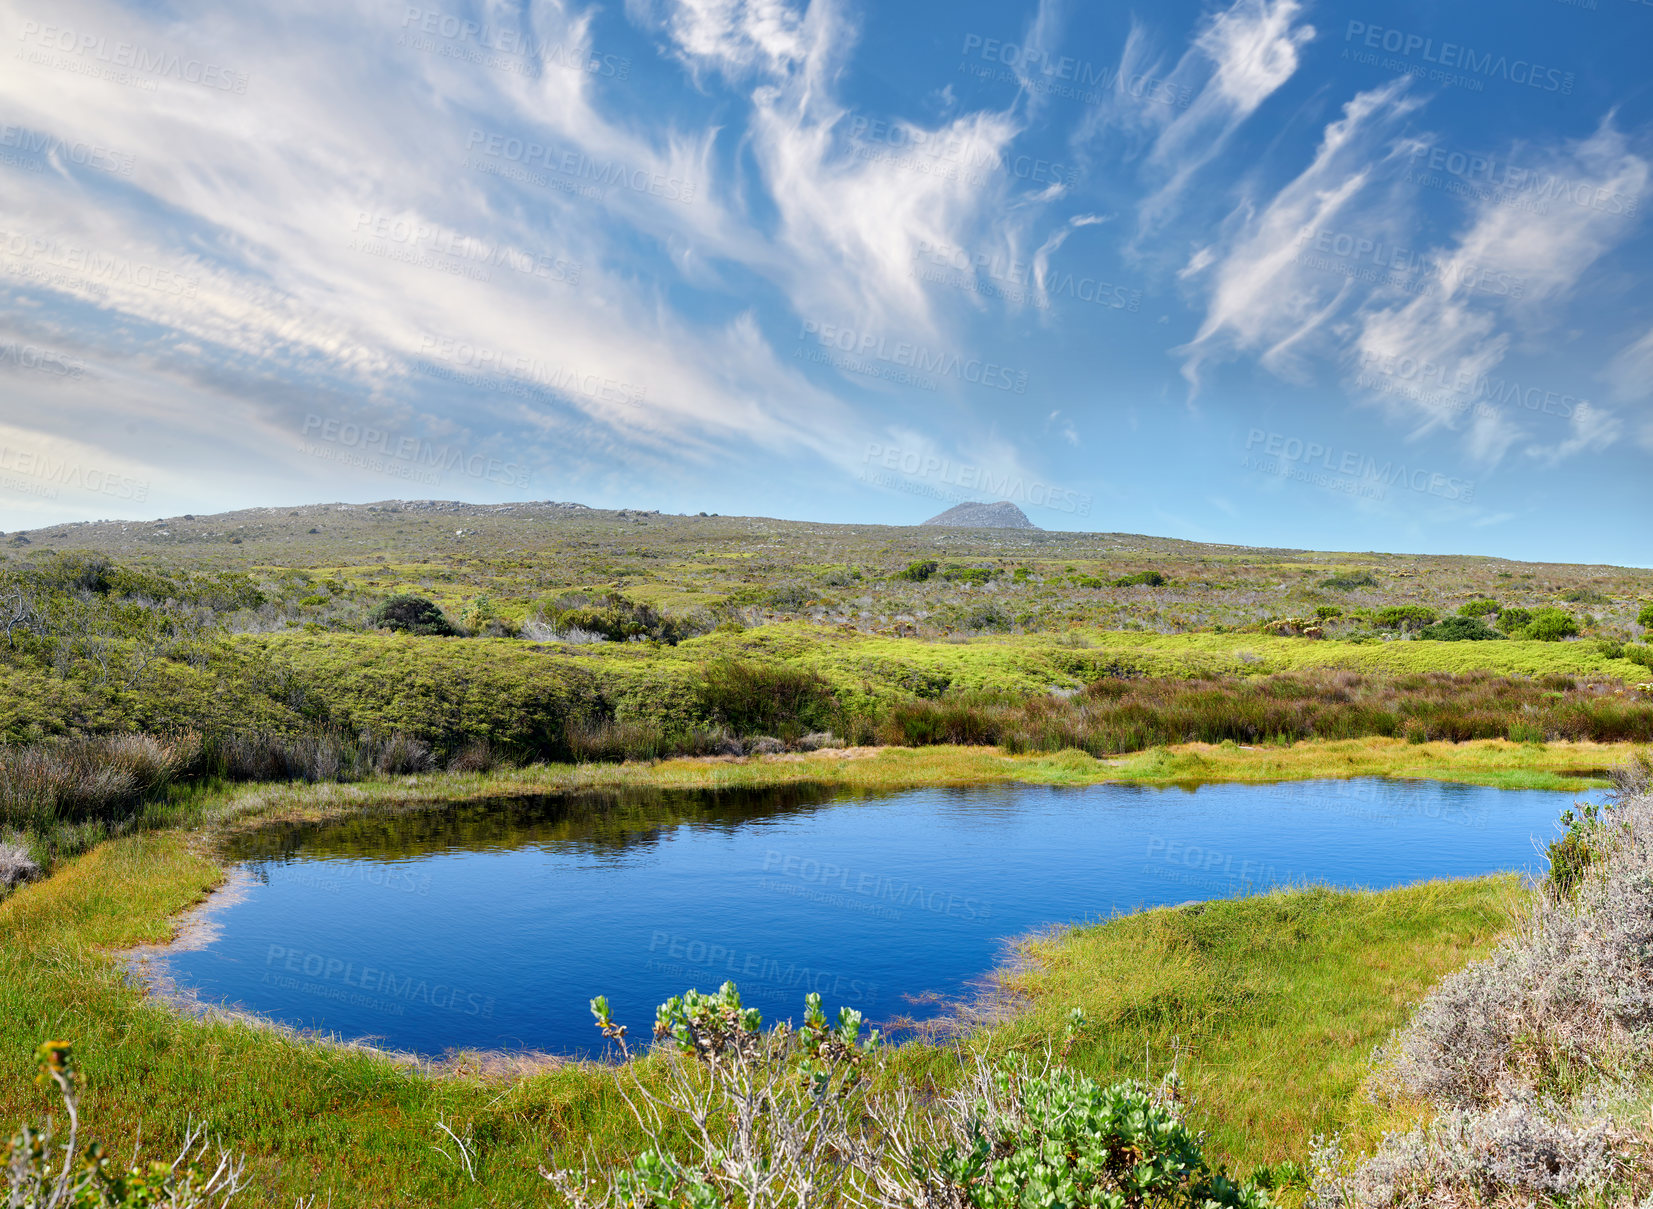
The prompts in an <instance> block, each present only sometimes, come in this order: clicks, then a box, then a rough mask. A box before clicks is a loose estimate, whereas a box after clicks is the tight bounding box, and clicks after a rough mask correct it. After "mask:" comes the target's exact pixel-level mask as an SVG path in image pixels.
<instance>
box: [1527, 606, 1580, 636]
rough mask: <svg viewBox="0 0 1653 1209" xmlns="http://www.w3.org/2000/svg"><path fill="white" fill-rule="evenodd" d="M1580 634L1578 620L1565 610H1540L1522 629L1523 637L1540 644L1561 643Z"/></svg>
mask: <svg viewBox="0 0 1653 1209" xmlns="http://www.w3.org/2000/svg"><path fill="white" fill-rule="evenodd" d="M1577 633H1578V620H1577V619H1576V618H1575V617H1574V616H1573V615H1572V614H1571V613H1569V612H1567V611H1566V610H1565V609H1553V608H1552V609H1539V610H1538V611H1537V612H1535V613H1534V614H1533V615H1532V620H1531V621H1530V622H1528V623H1527V624H1526V625H1524V626H1523V627H1521V635H1520V636H1521V637H1522V638H1530V639H1533V640H1535V641H1538V642H1560V641H1561V640H1562V639H1563V638H1572V637H1574V636H1575V635H1577Z"/></svg>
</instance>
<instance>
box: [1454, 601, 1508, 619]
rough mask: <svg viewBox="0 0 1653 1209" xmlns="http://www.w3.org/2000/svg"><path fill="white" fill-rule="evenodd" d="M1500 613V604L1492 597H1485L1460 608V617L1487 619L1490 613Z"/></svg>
mask: <svg viewBox="0 0 1653 1209" xmlns="http://www.w3.org/2000/svg"><path fill="white" fill-rule="evenodd" d="M1497 611H1498V602H1497V601H1496V600H1493V599H1492V598H1491V597H1488V596H1483V597H1480V598H1479V599H1476V600H1471V601H1468V602H1466V603H1464V604H1461V605H1459V606H1458V616H1460V617H1485V616H1487V615H1488V614H1489V613H1496V612H1497Z"/></svg>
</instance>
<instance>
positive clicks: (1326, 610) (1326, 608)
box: [1314, 605, 1343, 621]
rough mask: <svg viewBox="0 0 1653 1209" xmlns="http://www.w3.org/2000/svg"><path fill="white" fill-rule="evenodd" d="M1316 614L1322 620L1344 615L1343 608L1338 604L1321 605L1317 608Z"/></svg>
mask: <svg viewBox="0 0 1653 1209" xmlns="http://www.w3.org/2000/svg"><path fill="white" fill-rule="evenodd" d="M1314 615H1315V616H1316V617H1318V618H1319V619H1320V620H1321V621H1330V620H1331V619H1332V618H1334V617H1341V616H1343V610H1342V609H1341V608H1339V607H1338V606H1337V605H1321V606H1319V607H1318V608H1316V609H1315V611H1314Z"/></svg>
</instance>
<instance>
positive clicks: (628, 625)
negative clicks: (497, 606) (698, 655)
mask: <svg viewBox="0 0 1653 1209" xmlns="http://www.w3.org/2000/svg"><path fill="white" fill-rule="evenodd" d="M800 590H801V589H800ZM540 612H541V615H542V616H543V617H544V618H545V620H546V622H547V624H549V625H550V626H551V628H552V629H553V630H554V631H556V633H557V634H558V636H560V637H562V638H563V639H564V641H578V640H579V638H580V637H581V636H584V635H594V636H601V637H602V638H603V639H604V640H606V641H608V642H629V641H631V640H632V639H642V638H652V639H653V640H655V641H656V642H664V643H667V644H669V645H671V644H676V643H677V642H678V641H679V640H681V639H682V638H683V637H685V634H684V632H683V627H682V626H681V625H680V624H679V623H678V622H676V621H674V620H673V619H672V618H669V617H667V616H665V615H664V614H662V613H660V612H659V611H658V610H657V609H655V608H654V606H652V605H649V604H645V603H643V602H641V601H635V600H629V599H627V598H626V597H625V596H623V595H621V594H620V593H618V592H609V593H607V594H606V595H604V596H602V597H601V598H600V599H598V600H592V599H591V598H590V597H588V596H586V595H584V594H583V593H571V594H568V595H564V596H559V597H558V598H557V599H556V600H554V601H551V602H550V604H548V605H546V606H543V607H542V608H541V610H540Z"/></svg>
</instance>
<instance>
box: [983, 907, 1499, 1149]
mask: <svg viewBox="0 0 1653 1209" xmlns="http://www.w3.org/2000/svg"><path fill="white" fill-rule="evenodd" d="M1520 893H1521V891H1520V890H1519V887H1518V883H1517V881H1516V879H1515V878H1514V877H1496V878H1485V879H1478V880H1473V881H1457V882H1427V883H1424V884H1422V885H1417V886H1410V887H1406V888H1403V889H1398V890H1390V891H1384V892H1378V893H1348V892H1338V891H1332V890H1327V889H1311V890H1303V891H1292V892H1276V893H1271V894H1267V895H1262V896H1258V897H1253V898H1246V899H1237V900H1228V901H1220V902H1212V903H1206V904H1200V905H1196V906H1185V907H1176V908H1170V909H1164V910H1155V911H1146V912H1142V913H1140V914H1136V915H1131V916H1126V917H1123V918H1120V919H1116V920H1112V921H1110V922H1108V923H1106V924H1102V925H1100V926H1095V927H1086V928H1080V929H1076V930H1073V931H1069V932H1066V933H1063V934H1061V935H1060V936H1058V937H1056V938H1055V939H1046V940H1039V941H1035V942H1033V943H1031V944H1030V945H1029V946H1028V948H1029V953H1030V956H1031V957H1032V958H1033V959H1034V960H1035V962H1036V965H1035V967H1034V968H1033V969H1032V970H1031V971H1029V972H1027V973H1024V974H1022V975H1020V976H1018V977H1016V978H1014V979H1013V980H1012V985H1014V986H1015V987H1017V988H1019V989H1021V990H1023V991H1024V992H1025V993H1026V994H1028V995H1029V996H1031V998H1032V1000H1033V1003H1034V1004H1035V1007H1034V1009H1033V1011H1032V1013H1031V1014H1030V1016H1029V1017H1028V1018H1027V1019H1026V1020H1024V1021H1019V1022H1017V1023H1015V1024H1013V1025H1011V1026H1009V1027H1007V1028H1005V1029H1004V1030H1003V1031H1002V1032H1003V1035H1002V1037H1001V1038H1000V1041H1001V1043H1003V1044H1009V1045H1017V1044H1027V1043H1030V1042H1034V1041H1036V1040H1037V1039H1039V1038H1043V1037H1048V1036H1053V1035H1057V1034H1059V1031H1060V1028H1061V1026H1062V1017H1063V1014H1064V1013H1065V1012H1066V1011H1068V1010H1069V1009H1070V1008H1071V1007H1073V1006H1075V1005H1078V1006H1082V1007H1083V1008H1084V1009H1085V1012H1086V1015H1087V1016H1088V1017H1089V1018H1090V1021H1091V1024H1090V1027H1089V1030H1088V1031H1087V1033H1086V1034H1085V1036H1084V1039H1083V1041H1082V1042H1081V1043H1080V1044H1079V1045H1078V1046H1077V1047H1076V1050H1075V1057H1074V1061H1075V1064H1076V1065H1077V1066H1079V1067H1081V1068H1082V1069H1084V1070H1086V1071H1087V1072H1089V1073H1092V1074H1094V1075H1096V1076H1097V1077H1099V1078H1110V1079H1111V1078H1122V1077H1126V1076H1129V1075H1133V1074H1134V1075H1138V1076H1140V1075H1141V1074H1142V1073H1143V1070H1144V1064H1145V1063H1146V1065H1147V1068H1148V1071H1149V1073H1151V1074H1153V1075H1156V1076H1157V1075H1158V1074H1159V1073H1161V1072H1162V1071H1163V1070H1164V1069H1166V1068H1167V1067H1168V1066H1169V1065H1170V1064H1171V1062H1172V1060H1173V1058H1175V1060H1176V1065H1177V1068H1178V1070H1179V1071H1180V1072H1181V1074H1182V1075H1183V1077H1184V1083H1185V1088H1186V1090H1187V1092H1188V1094H1189V1096H1190V1097H1191V1098H1192V1101H1193V1103H1194V1105H1195V1108H1196V1112H1197V1116H1198V1119H1200V1120H1201V1121H1202V1123H1203V1124H1205V1125H1206V1126H1207V1128H1209V1129H1210V1131H1211V1142H1210V1146H1209V1148H1208V1150H1207V1154H1208V1155H1209V1156H1211V1157H1212V1158H1213V1159H1215V1160H1216V1161H1226V1162H1228V1163H1229V1164H1230V1165H1231V1166H1233V1167H1234V1168H1235V1169H1237V1170H1249V1169H1250V1168H1251V1167H1253V1166H1256V1165H1258V1164H1261V1163H1274V1162H1278V1161H1279V1160H1281V1159H1287V1158H1290V1159H1295V1160H1297V1161H1299V1162H1302V1161H1303V1159H1304V1157H1305V1155H1306V1152H1307V1149H1308V1141H1309V1139H1310V1137H1311V1136H1312V1135H1313V1134H1315V1133H1323V1134H1330V1133H1332V1132H1334V1131H1335V1130H1336V1129H1338V1128H1339V1127H1341V1126H1343V1125H1345V1124H1346V1123H1348V1122H1349V1121H1350V1120H1351V1119H1352V1117H1353V1115H1354V1114H1355V1113H1357V1112H1358V1109H1359V1106H1358V1103H1357V1100H1358V1096H1357V1093H1358V1091H1359V1089H1360V1087H1361V1084H1362V1082H1363V1080H1364V1079H1365V1077H1366V1074H1367V1061H1368V1058H1369V1056H1370V1054H1371V1052H1372V1049H1373V1047H1374V1046H1376V1045H1377V1044H1378V1043H1380V1042H1382V1041H1383V1040H1384V1039H1385V1038H1386V1037H1387V1036H1388V1035H1389V1033H1390V1031H1391V1030H1393V1029H1395V1028H1397V1027H1398V1026H1400V1025H1401V1024H1403V1023H1405V1020H1406V1017H1407V1014H1408V1012H1409V1010H1410V1008H1411V1007H1412V1006H1414V1005H1415V1004H1416V1003H1418V1002H1419V1001H1420V1000H1421V999H1422V998H1423V997H1424V995H1425V994H1426V993H1427V992H1428V991H1429V990H1430V989H1431V988H1432V987H1433V986H1434V985H1435V983H1436V982H1438V981H1439V980H1440V979H1441V978H1442V977H1443V976H1444V975H1446V974H1448V973H1450V972H1451V971H1453V970H1456V969H1458V968H1460V967H1461V966H1463V965H1465V964H1466V963H1467V962H1469V961H1471V960H1474V959H1475V958H1477V957H1480V956H1483V955H1484V954H1485V953H1486V952H1487V951H1488V950H1489V949H1490V948H1491V946H1492V944H1493V943H1494V942H1495V941H1496V940H1497V938H1498V937H1499V936H1500V935H1501V934H1502V933H1503V932H1504V931H1505V930H1506V929H1507V928H1508V927H1509V924H1510V920H1511V918H1512V916H1511V908H1512V906H1513V904H1514V902H1515V900H1516V899H1517V897H1518V895H1519V894H1520Z"/></svg>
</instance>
